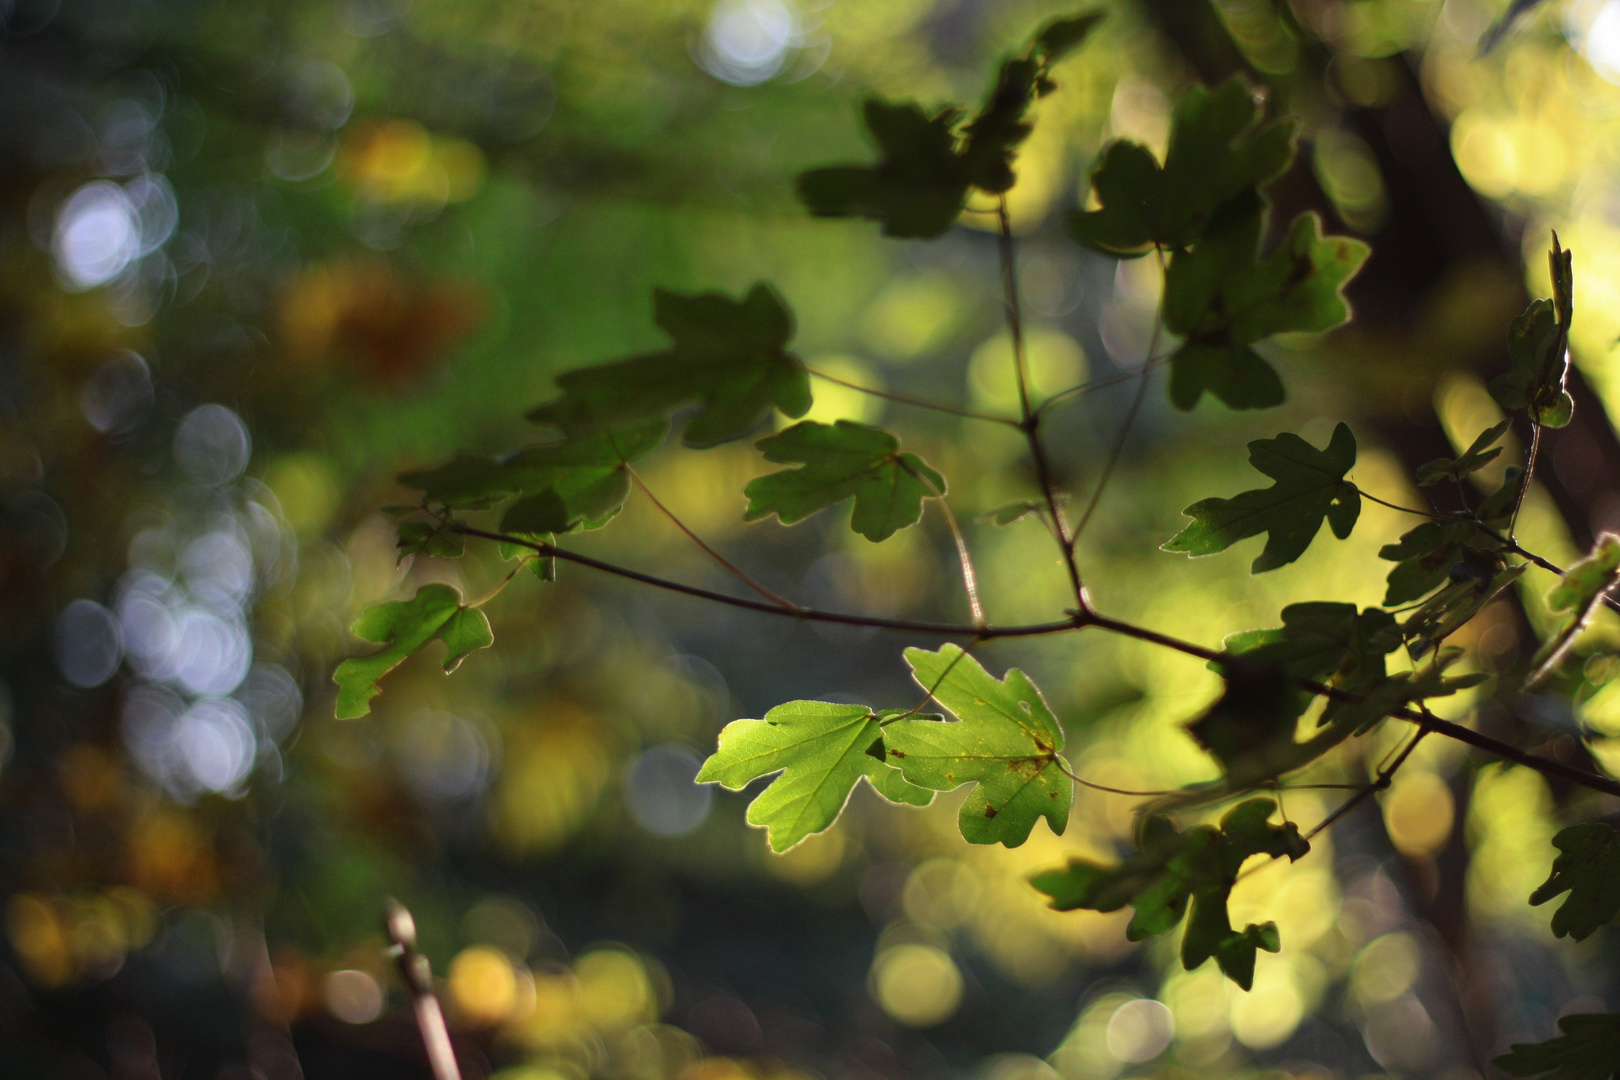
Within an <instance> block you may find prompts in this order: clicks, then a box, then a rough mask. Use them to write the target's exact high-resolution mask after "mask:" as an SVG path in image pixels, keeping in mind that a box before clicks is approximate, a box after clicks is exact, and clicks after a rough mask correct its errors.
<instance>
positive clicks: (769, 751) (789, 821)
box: [697, 701, 934, 851]
mask: <svg viewBox="0 0 1620 1080" xmlns="http://www.w3.org/2000/svg"><path fill="white" fill-rule="evenodd" d="M881 721H882V715H881V714H877V713H874V712H873V711H872V710H871V709H868V708H866V707H865V706H864V705H836V704H832V703H830V702H825V701H790V702H787V703H786V704H784V705H778V706H777V707H776V708H774V709H772V710H771V711H770V712H768V713H766V714H765V719H763V720H737V721H734V722H732V723H730V724H727V725H726V727H725V730H723V731H721V732H720V747H719V749H717V750H716V751H715V752H714V753H713V754H712V755H711V756H710V757H709V760H707V761H705V762H704V763H703V768H702V769H701V770H700V771H699V772H698V774H697V780H698V782H699V783H704V784H707V783H715V784H721V785H723V786H724V787H728V788H730V789H732V790H733V791H738V790H741V789H742V788H743V787H744V786H746V785H747V784H748V782H749V781H751V780H754V779H756V778H758V777H761V776H768V775H770V774H771V773H776V772H779V773H781V774H782V775H781V776H778V777H777V778H776V779H775V780H772V781H771V783H770V785H769V786H768V787H766V789H765V790H764V791H762V792H760V794H759V797H758V798H756V799H755V800H754V801H753V802H752V803H750V804H749V807H748V823H749V824H750V825H757V826H759V827H761V828H764V829H766V830H768V834H769V837H770V844H771V850H773V851H786V850H787V849H788V848H790V847H792V846H793V845H794V844H797V843H798V842H799V841H801V840H803V839H804V838H805V837H807V836H809V835H811V834H812V833H818V832H821V831H822V830H823V829H825V828H827V827H828V826H829V825H831V824H832V823H833V822H834V821H836V820H837V819H838V815H839V813H840V812H842V810H843V808H844V803H846V802H848V801H849V793H850V792H851V791H852V790H854V787H855V783H856V781H858V780H860V778H861V777H863V776H864V777H866V778H867V779H868V780H869V781H870V782H871V784H872V786H873V787H875V788H876V789H877V790H878V792H879V793H880V794H882V795H883V796H884V797H885V798H887V799H889V800H891V801H893V802H904V803H909V804H910V805H912V806H926V805H928V803H929V801H930V800H932V799H933V797H934V793H933V792H932V791H928V790H925V789H924V788H920V787H915V786H913V785H911V784H908V783H906V782H905V781H904V779H903V778H901V777H900V775H899V774H898V772H897V771H896V770H894V769H892V768H890V767H889V766H888V765H887V764H885V763H884V758H883V733H882V729H881V726H880V724H881Z"/></svg>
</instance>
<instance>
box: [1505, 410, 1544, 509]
mask: <svg viewBox="0 0 1620 1080" xmlns="http://www.w3.org/2000/svg"><path fill="white" fill-rule="evenodd" d="M1540 450H1541V421H1540V420H1538V419H1536V416H1535V414H1534V413H1533V412H1532V413H1531V415H1530V453H1529V454H1527V455H1525V459H1524V476H1523V477H1521V478H1520V479H1519V490H1518V493H1517V494H1515V495H1514V496H1513V513H1512V515H1511V516H1510V517H1509V518H1508V530H1507V534H1508V539H1509V540H1512V539H1513V528H1514V526H1516V525H1518V523H1519V511H1520V510H1521V509H1523V507H1524V497H1525V496H1526V495H1528V494H1529V493H1530V480H1531V478H1532V477H1534V476H1535V474H1536V455H1537V454H1538V453H1539V452H1540Z"/></svg>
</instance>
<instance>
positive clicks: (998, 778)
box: [883, 645, 1074, 847]
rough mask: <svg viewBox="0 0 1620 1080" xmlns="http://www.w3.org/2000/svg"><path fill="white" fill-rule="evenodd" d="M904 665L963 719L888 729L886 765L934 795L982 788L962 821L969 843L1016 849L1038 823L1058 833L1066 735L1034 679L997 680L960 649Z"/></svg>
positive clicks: (1070, 790) (1070, 795) (915, 655)
mask: <svg viewBox="0 0 1620 1080" xmlns="http://www.w3.org/2000/svg"><path fill="white" fill-rule="evenodd" d="M906 662H907V663H909V664H910V665H911V671H912V677H913V678H915V679H916V680H917V683H918V685H920V686H922V687H923V689H925V690H928V691H930V692H931V693H932V694H933V698H934V700H935V701H937V702H938V703H939V704H940V705H941V706H943V707H944V708H945V709H947V710H949V711H950V712H951V713H953V714H954V715H955V716H956V717H958V719H956V720H954V721H944V722H941V721H934V720H900V721H896V722H895V723H893V724H890V725H888V726H887V727H886V728H884V732H883V742H884V746H885V748H886V750H887V752H888V755H889V762H890V764H892V765H895V766H897V767H898V768H899V769H900V771H901V772H903V773H904V774H905V777H906V779H907V780H909V781H911V782H912V783H913V784H918V785H920V786H922V787H926V788H931V789H933V790H935V791H950V790H952V789H954V788H958V787H961V786H962V785H963V784H969V783H971V784H976V785H977V786H975V787H974V789H973V791H972V792H970V793H969V795H968V797H967V800H966V801H965V802H964V803H963V804H962V811H961V814H960V815H959V817H958V824H959V825H960V826H961V829H962V835H963V836H964V837H965V838H966V839H967V840H968V841H969V842H970V843H974V844H993V843H1002V844H1005V845H1007V846H1008V847H1017V846H1018V845H1019V844H1022V843H1023V842H1024V841H1025V840H1026V839H1028V838H1029V832H1030V829H1032V828H1033V827H1034V825H1035V821H1036V819H1037V818H1042V817H1044V818H1045V819H1046V821H1047V824H1049V825H1050V826H1051V827H1052V831H1053V832H1054V833H1058V834H1061V833H1062V832H1063V830H1064V829H1065V828H1066V827H1067V826H1068V823H1069V807H1070V804H1071V803H1072V802H1073V801H1074V782H1073V781H1072V780H1070V779H1069V778H1068V777H1067V776H1066V775H1064V773H1063V769H1062V767H1061V766H1060V765H1059V763H1058V752H1059V751H1061V750H1062V749H1063V729H1062V726H1061V725H1060V724H1059V723H1058V721H1057V717H1055V716H1053V715H1052V711H1051V709H1049V708H1048V707H1047V704H1046V701H1045V699H1044V698H1042V697H1041V692H1040V691H1039V690H1037V689H1036V688H1035V684H1034V683H1032V682H1030V680H1029V677H1028V676H1027V675H1025V674H1024V673H1023V672H1022V671H1019V670H1018V669H1017V668H1012V669H1010V670H1009V671H1008V672H1007V675H1006V678H1005V679H1002V680H999V681H998V680H997V679H995V678H994V677H992V676H991V675H990V673H989V672H987V671H985V669H984V668H983V667H982V666H981V665H980V664H979V662H978V661H977V660H975V659H974V658H973V657H971V656H969V655H967V654H965V653H964V652H963V651H962V650H961V649H960V648H958V647H957V646H955V645H945V646H943V647H941V648H940V650H939V651H938V652H929V651H927V650H926V649H907V650H906Z"/></svg>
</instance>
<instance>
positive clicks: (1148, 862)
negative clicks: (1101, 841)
mask: <svg viewBox="0 0 1620 1080" xmlns="http://www.w3.org/2000/svg"><path fill="white" fill-rule="evenodd" d="M1276 809H1277V804H1276V803H1275V802H1273V801H1272V800H1271V799H1250V800H1248V801H1246V802H1243V803H1240V804H1238V805H1237V806H1235V807H1233V808H1232V809H1231V810H1229V811H1227V813H1226V815H1225V816H1224V817H1223V818H1222V819H1221V823H1220V827H1219V828H1216V827H1214V826H1211V825H1197V826H1194V827H1193V828H1191V829H1188V830H1187V831H1186V832H1178V831H1177V830H1176V829H1175V827H1174V826H1173V825H1171V824H1170V822H1169V821H1168V820H1166V819H1164V818H1150V819H1148V820H1147V821H1146V822H1145V823H1144V826H1143V829H1142V835H1141V837H1140V844H1141V850H1140V851H1139V852H1137V853H1136V854H1135V855H1132V856H1130V857H1129V858H1127V859H1126V860H1125V861H1124V862H1122V863H1119V864H1117V865H1114V866H1105V865H1103V864H1100V863H1096V862H1093V861H1091V860H1089V859H1074V860H1071V861H1070V863H1069V865H1068V866H1067V867H1065V868H1064V869H1062V870H1054V871H1048V872H1046V873H1041V874H1036V875H1034V877H1032V878H1031V879H1030V880H1031V883H1032V884H1033V885H1034V886H1035V888H1036V889H1038V890H1040V891H1041V892H1043V893H1045V894H1047V896H1049V897H1050V898H1051V904H1052V907H1054V908H1056V909H1058V910H1059V911H1071V910H1074V909H1076V908H1086V909H1089V910H1093V911H1118V910H1119V909H1120V908H1122V907H1124V906H1125V905H1126V904H1130V905H1131V906H1132V907H1133V908H1135V909H1136V913H1135V915H1133V916H1132V918H1131V922H1130V925H1129V926H1127V927H1126V931H1125V936H1126V937H1128V938H1129V939H1130V940H1132V941H1141V940H1143V939H1144V938H1148V937H1152V936H1153V935H1155V934H1161V933H1164V932H1165V931H1168V930H1171V929H1173V928H1174V927H1175V926H1176V924H1177V923H1179V922H1180V921H1181V918H1182V915H1183V914H1184V913H1185V912H1186V911H1187V909H1188V907H1189V905H1190V906H1191V908H1192V917H1191V918H1190V919H1188V922H1187V930H1186V933H1185V934H1184V935H1183V937H1182V944H1181V958H1182V964H1183V966H1184V967H1186V968H1187V969H1188V970H1191V969H1192V968H1195V967H1197V966H1198V965H1199V964H1202V963H1203V962H1204V961H1205V960H1207V959H1209V958H1210V957H1212V956H1213V957H1214V958H1215V962H1216V964H1217V965H1218V966H1219V967H1220V969H1221V970H1222V971H1223V972H1225V973H1226V975H1227V976H1228V977H1229V978H1231V979H1232V981H1233V982H1236V983H1237V984H1238V985H1239V986H1241V987H1243V989H1245V990H1247V989H1249V987H1250V986H1252V985H1253V983H1254V957H1255V950H1256V949H1265V950H1266V951H1268V952H1276V951H1277V950H1278V948H1279V947H1280V942H1279V940H1278V937H1277V928H1276V926H1275V925H1274V924H1272V923H1265V924H1261V925H1256V924H1252V923H1251V924H1250V925H1249V926H1247V927H1245V928H1244V929H1243V930H1241V931H1239V930H1234V929H1233V928H1232V924H1231V921H1230V918H1229V916H1228V914H1227V908H1226V903H1227V899H1228V897H1229V896H1230V895H1231V892H1232V886H1233V885H1234V884H1236V882H1237V877H1238V873H1239V871H1240V870H1241V869H1242V867H1243V863H1244V862H1245V860H1247V859H1248V858H1249V857H1250V856H1253V855H1260V854H1265V855H1271V856H1273V857H1281V856H1284V855H1286V856H1288V857H1289V858H1290V859H1299V858H1301V857H1302V856H1304V855H1305V854H1306V853H1307V852H1308V851H1309V850H1310V844H1309V843H1308V842H1307V841H1306V840H1305V839H1304V838H1303V837H1302V836H1300V834H1299V829H1298V827H1297V826H1295V825H1294V824H1293V823H1292V822H1283V823H1282V824H1272V823H1271V821H1270V818H1271V815H1272V814H1273V813H1274V812H1275V811H1276Z"/></svg>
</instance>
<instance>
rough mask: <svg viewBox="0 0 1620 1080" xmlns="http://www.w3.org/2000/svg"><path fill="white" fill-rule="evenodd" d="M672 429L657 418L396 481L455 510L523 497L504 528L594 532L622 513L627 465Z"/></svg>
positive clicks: (465, 458)
mask: <svg viewBox="0 0 1620 1080" xmlns="http://www.w3.org/2000/svg"><path fill="white" fill-rule="evenodd" d="M668 431H669V422H668V421H667V420H665V419H662V418H660V419H657V420H652V421H649V422H645V423H640V424H631V425H628V426H626V427H622V428H617V429H614V430H611V431H603V432H599V433H597V434H595V435H589V436H586V437H583V438H579V439H570V440H567V441H564V442H559V443H549V444H542V445H538V446H530V447H525V448H524V449H522V450H519V451H517V452H516V453H512V454H507V455H505V456H503V457H484V456H480V455H476V454H458V455H456V456H455V457H454V458H452V459H451V460H449V461H448V462H446V463H445V464H443V465H439V466H437V467H435V468H432V469H422V470H418V471H416V472H409V473H406V474H404V475H403V476H401V477H400V478H399V479H400V483H402V484H404V485H405V486H406V487H409V488H415V489H416V490H418V491H420V492H422V496H423V498H424V499H425V500H426V501H427V502H430V503H442V504H443V505H445V506H450V507H457V508H467V509H479V508H483V507H486V506H491V505H495V504H497V503H500V502H503V501H505V500H506V499H508V498H511V497H512V496H514V495H515V496H518V500H517V502H515V503H513V505H512V506H511V507H510V508H509V509H508V510H507V513H506V516H505V517H504V518H503V519H502V521H501V530H502V531H503V532H511V533H527V534H533V535H539V534H546V533H565V532H571V531H573V530H575V529H590V528H595V527H598V526H600V525H604V524H606V523H607V521H609V520H611V519H612V517H613V515H615V514H617V513H618V512H619V509H620V507H622V506H623V505H624V501H625V499H626V498H627V497H628V496H629V494H630V474H629V471H628V468H627V466H628V464H629V463H630V462H631V461H634V460H635V459H637V458H641V457H645V456H647V455H648V454H650V453H652V452H653V451H654V450H656V449H658V447H659V445H660V444H661V443H662V442H663V441H664V435H665V434H666V433H667V432H668ZM401 529H402V530H403V526H402V527H401Z"/></svg>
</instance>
